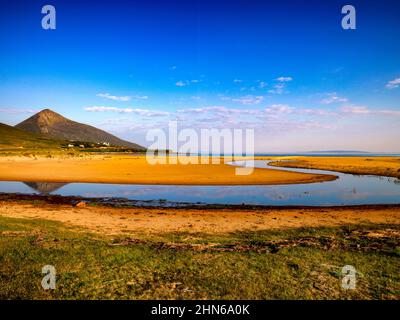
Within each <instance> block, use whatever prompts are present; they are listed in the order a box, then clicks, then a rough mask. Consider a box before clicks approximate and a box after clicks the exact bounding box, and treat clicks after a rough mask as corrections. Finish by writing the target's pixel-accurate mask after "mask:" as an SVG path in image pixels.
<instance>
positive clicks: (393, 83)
mask: <svg viewBox="0 0 400 320" xmlns="http://www.w3.org/2000/svg"><path fill="white" fill-rule="evenodd" d="M399 86H400V78H396V79H393V80H391V81H389V82H388V83H387V84H386V88H388V89H394V88H398V87H399Z"/></svg>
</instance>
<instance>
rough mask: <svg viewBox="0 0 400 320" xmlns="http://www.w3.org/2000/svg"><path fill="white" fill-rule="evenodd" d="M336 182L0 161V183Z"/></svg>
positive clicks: (109, 164) (87, 161)
mask: <svg viewBox="0 0 400 320" xmlns="http://www.w3.org/2000/svg"><path fill="white" fill-rule="evenodd" d="M334 179H336V176H335V175H333V174H332V175H320V174H307V173H297V172H288V171H285V170H284V169H283V170H269V169H255V170H254V171H253V173H252V174H250V175H236V174H235V167H233V166H230V165H227V164H224V163H223V160H221V162H220V164H188V165H183V164H156V165H151V164H149V163H148V162H147V161H146V157H145V156H123V155H110V156H106V155H89V156H85V157H82V158H78V157H65V158H61V157H53V158H45V157H37V158H30V157H23V156H19V157H4V158H3V157H2V158H0V180H3V181H27V182H29V181H32V182H36V181H40V182H92V183H121V184H165V185H273V184H294V183H313V182H321V181H329V180H334Z"/></svg>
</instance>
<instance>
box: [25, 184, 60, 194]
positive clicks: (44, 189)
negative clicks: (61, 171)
mask: <svg viewBox="0 0 400 320" xmlns="http://www.w3.org/2000/svg"><path fill="white" fill-rule="evenodd" d="M23 183H24V184H25V185H27V186H28V187H30V188H32V189H33V190H35V191H37V192H39V193H40V194H49V193H52V192H54V191H57V190H58V189H61V188H62V187H64V186H65V185H67V184H68V183H60V182H23Z"/></svg>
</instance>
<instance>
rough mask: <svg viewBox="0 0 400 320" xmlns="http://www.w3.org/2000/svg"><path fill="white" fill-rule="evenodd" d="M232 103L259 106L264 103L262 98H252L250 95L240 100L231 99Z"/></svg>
mask: <svg viewBox="0 0 400 320" xmlns="http://www.w3.org/2000/svg"><path fill="white" fill-rule="evenodd" d="M231 100H232V101H233V102H238V103H241V104H245V105H248V104H259V103H261V102H263V101H264V97H263V96H252V95H247V96H244V97H241V98H233V99H231Z"/></svg>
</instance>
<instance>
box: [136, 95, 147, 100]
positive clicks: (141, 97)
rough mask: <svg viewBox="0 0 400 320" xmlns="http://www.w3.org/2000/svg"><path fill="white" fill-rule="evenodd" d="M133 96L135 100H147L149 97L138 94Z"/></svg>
mask: <svg viewBox="0 0 400 320" xmlns="http://www.w3.org/2000/svg"><path fill="white" fill-rule="evenodd" d="M134 98H135V99H137V100H147V99H148V98H149V96H139V95H137V96H134Z"/></svg>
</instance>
